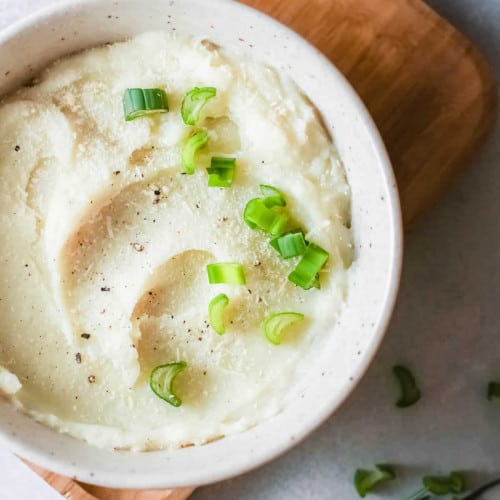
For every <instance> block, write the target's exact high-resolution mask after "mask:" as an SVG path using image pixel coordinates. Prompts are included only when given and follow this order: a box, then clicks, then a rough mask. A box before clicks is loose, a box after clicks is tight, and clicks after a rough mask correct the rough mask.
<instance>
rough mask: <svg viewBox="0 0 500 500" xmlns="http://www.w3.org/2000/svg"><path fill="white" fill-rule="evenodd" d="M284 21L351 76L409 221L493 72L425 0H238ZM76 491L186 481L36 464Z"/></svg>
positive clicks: (157, 494) (453, 155) (460, 145)
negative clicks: (84, 473) (117, 482)
mask: <svg viewBox="0 0 500 500" xmlns="http://www.w3.org/2000/svg"><path fill="white" fill-rule="evenodd" d="M244 2H245V3H247V4H249V5H252V6H254V7H256V8H258V9H260V10H262V11H263V12H266V13H268V14H270V15H271V16H273V17H275V18H277V19H279V20H280V21H282V22H283V23H284V24H286V25H288V26H290V27H291V28H293V29H294V30H296V31H297V32H298V33H300V34H301V35H302V36H304V37H305V38H307V39H308V40H309V41H310V42H311V43H312V44H314V45H315V46H316V47H318V48H319V49H320V50H321V51H322V52H323V53H324V54H326V55H327V56H328V57H329V58H330V59H331V60H332V61H333V62H334V63H335V64H336V66H337V67H338V68H339V69H340V70H341V71H342V72H343V73H344V74H345V75H346V76H347V78H348V79H349V81H350V82H351V83H352V85H353V86H354V88H355V89H356V90H357V91H358V93H359V94H360V95H361V97H362V99H363V100H364V102H365V104H366V105H367V106H368V109H369V110H370V112H371V113H372V116H373V118H374V119H375V122H376V123H377V125H378V127H379V129H380V131H381V133H382V136H383V138H384V140H385V143H386V145H387V148H388V150H389V154H390V156H391V159H392V162H393V165H394V170H395V172H396V177H397V180H398V185H399V190H400V193H401V203H402V207H403V216H404V222H405V227H406V228H408V227H409V226H410V225H411V224H413V223H414V221H415V220H416V219H418V218H419V217H420V216H421V215H422V214H423V213H424V212H425V211H427V210H428V209H429V208H430V207H431V206H432V205H433V204H434V203H435V202H436V201H437V200H438V199H439V198H440V197H441V196H442V195H443V193H444V192H445V191H446V189H447V188H448V186H449V184H450V182H451V181H452V180H453V179H454V178H455V177H456V175H457V174H458V173H459V172H460V170H461V169H462V168H463V167H464V166H465V165H466V163H467V161H468V160H470V159H471V157H472V155H473V154H474V153H475V152H476V151H477V149H478V147H479V146H480V144H481V142H482V141H483V139H484V137H485V135H486V134H487V133H488V131H489V130H490V129H491V126H492V124H493V120H494V117H495V115H496V91H495V83H494V80H493V76H492V72H491V70H490V68H489V66H488V65H487V63H486V62H485V61H484V59H483V58H482V56H481V55H480V54H479V53H478V52H477V51H476V49H475V48H474V47H473V46H472V45H471V44H470V42H469V41H468V40H467V39H465V38H464V37H463V36H462V35H461V34H460V33H459V32H457V31H456V30H455V29H454V28H453V27H452V26H450V25H449V24H448V23H447V22H446V21H444V20H443V19H442V18H440V17H439V16H438V15H437V14H436V13H435V12H434V11H433V10H431V9H430V8H429V7H427V6H426V5H425V4H424V3H423V2H422V1H421V0H244ZM36 470H37V472H39V473H40V474H41V475H42V477H44V478H45V479H46V480H47V481H48V482H49V483H50V484H51V485H53V486H54V488H55V489H57V490H58V491H60V492H61V493H62V494H63V495H65V496H66V497H67V498H71V499H72V500H91V499H94V498H98V499H99V500H167V499H168V500H183V499H185V498H187V497H188V496H189V494H190V493H191V491H192V489H191V488H183V489H178V490H164V491H143V492H138V491H127V490H110V489H107V488H99V487H95V486H88V485H79V484H77V483H76V482H74V481H72V480H70V479H67V478H63V477H61V476H58V475H57V474H53V473H50V472H45V471H43V470H41V469H39V468H36Z"/></svg>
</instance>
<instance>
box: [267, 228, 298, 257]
mask: <svg viewBox="0 0 500 500" xmlns="http://www.w3.org/2000/svg"><path fill="white" fill-rule="evenodd" d="M269 244H270V245H271V246H272V247H273V248H274V249H275V250H276V251H277V252H278V253H279V254H280V255H281V257H283V258H284V259H290V258H292V257H298V256H299V255H302V254H303V253H304V252H305V251H306V248H307V242H306V240H305V238H304V233H303V232H302V231H294V232H291V233H286V234H284V235H283V236H280V237H278V238H275V239H274V240H271V241H270V242H269Z"/></svg>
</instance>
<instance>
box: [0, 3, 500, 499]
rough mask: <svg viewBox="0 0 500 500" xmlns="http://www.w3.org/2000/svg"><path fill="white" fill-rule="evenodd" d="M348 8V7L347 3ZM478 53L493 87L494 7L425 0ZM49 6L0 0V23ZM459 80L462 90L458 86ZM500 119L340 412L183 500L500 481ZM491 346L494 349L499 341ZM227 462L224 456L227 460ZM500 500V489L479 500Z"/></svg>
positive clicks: (443, 212)
mask: <svg viewBox="0 0 500 500" xmlns="http://www.w3.org/2000/svg"><path fill="white" fill-rule="evenodd" d="M353 1H354V0H353ZM428 2H429V3H430V4H431V5H432V6H433V7H434V8H435V9H436V10H437V11H438V12H439V13H441V14H442V15H443V16H444V17H445V18H447V19H448V20H449V21H451V22H452V23H453V24H454V25H455V26H457V27H458V28H459V29H461V30H462V31H463V32H464V33H465V34H466V35H467V36H469V38H470V39H471V40H473V41H474V42H475V43H476V45H477V46H478V47H479V48H480V49H481V50H482V51H483V52H484V54H485V55H486V57H487V58H488V59H489V60H490V62H491V63H492V65H493V66H494V69H495V74H496V77H497V81H499V80H500V0H428ZM49 3H52V2H51V1H50V0H0V27H3V26H6V25H7V24H9V23H10V22H12V21H13V20H15V19H17V18H19V17H22V16H24V15H26V14H27V13H28V12H29V11H30V10H32V9H34V8H37V7H39V6H42V5H46V4H49ZM464 84H466V82H464ZM499 220H500V123H498V120H497V125H496V128H495V130H494V133H493V135H492V136H491V138H490V139H489V141H488V143H487V144H486V146H485V147H484V148H483V149H482V151H481V152H480V153H478V154H477V155H476V156H475V157H474V159H473V160H472V162H471V165H470V168H469V170H468V171H467V172H466V174H465V175H463V176H462V177H461V178H460V179H459V180H458V181H457V182H456V183H455V184H454V186H453V188H452V189H451V191H450V192H449V194H448V195H447V196H446V197H445V199H444V200H442V202H441V203H440V204H439V206H438V207H437V208H435V209H434V210H433V211H432V212H431V213H430V214H429V215H428V216H427V217H426V219H425V220H424V221H423V222H422V223H421V224H420V225H419V226H418V227H417V228H416V229H415V231H414V232H413V233H412V234H411V235H409V236H407V238H406V244H405V262H404V270H403V277H402V283H401V290H400V294H399V300H398V303H397V307H396V311H395V314H394V318H393V320H392V323H391V326H390V328H389V330H388V332H387V335H386V338H385V341H384V343H383V345H382V348H381V349H380V351H379V353H378V355H377V356H376V359H375V361H374V362H373V364H372V365H371V367H370V369H369V370H368V373H367V374H366V376H365V377H364V379H363V380H362V382H361V383H360V384H359V386H358V387H357V388H356V390H355V391H354V393H353V394H352V395H351V396H350V397H349V399H348V400H347V402H346V403H345V404H344V405H343V406H342V407H341V409H340V410H339V411H338V412H337V413H335V414H334V415H333V416H332V417H331V418H330V419H329V420H328V421H327V422H326V423H325V424H324V425H323V426H322V427H321V428H320V429H318V430H317V431H316V432H314V433H313V434H312V435H311V436H309V437H308V438H307V439H306V440H305V441H304V442H303V443H301V444H300V445H299V446H297V447H295V448H294V449H293V450H291V451H290V452H288V453H286V454H285V455H284V456H282V457H281V458H279V459H278V460H276V461H274V462H272V463H270V464H267V465H265V466H263V467H261V468H259V469H257V470H255V471H253V472H250V473H248V474H245V475H243V476H240V477H237V478H235V479H231V480H228V481H224V482H221V483H217V484H214V485H210V486H205V487H202V488H199V489H198V490H197V491H196V492H195V493H194V495H193V497H192V498H193V500H226V499H227V500H232V499H238V500H257V499H258V500H266V499H273V500H274V499H280V500H281V499H286V500H295V499H297V500H299V499H300V500H304V499H318V500H323V499H324V500H330V499H331V500H350V499H355V498H358V497H357V495H356V493H355V492H354V489H353V485H352V476H353V473H354V470H355V469H356V468H357V467H360V466H364V467H369V466H371V465H372V464H374V463H380V462H382V463H391V464H395V465H397V469H398V473H399V474H398V479H397V481H395V482H394V483H393V484H391V485H390V486H389V487H387V488H385V489H384V490H383V492H382V493H380V494H379V495H378V496H374V497H373V498H383V499H387V500H389V499H390V500H392V499H394V500H396V499H403V498H405V497H406V496H408V495H409V494H410V493H412V492H413V491H415V490H417V489H418V487H419V478H420V476H421V475H423V474H425V473H430V472H431V473H441V472H442V473H446V472H448V471H450V470H457V469H458V470H464V471H468V478H470V482H471V483H474V484H478V483H480V482H481V481H482V480H485V479H488V478H492V477H498V476H500V404H495V403H488V402H487V401H486V398H485V384H486V383H487V381H489V380H491V379H495V378H497V379H500V294H499V290H500V224H499ZM497 342H498V344H497ZM395 363H404V364H406V365H408V366H410V367H412V369H413V370H414V372H415V374H416V375H417V377H418V379H419V385H420V386H421V389H422V392H423V398H422V401H421V402H420V403H419V404H418V405H416V406H414V407H412V408H410V409H408V410H406V411H404V412H402V411H397V410H396V409H395V407H394V404H393V402H394V399H395V396H396V387H395V384H394V381H393V380H392V375H391V371H390V369H391V367H392V366H393V365H394V364H395ZM228 460H230V457H228ZM496 499H500V489H499V490H497V491H493V492H492V493H489V494H487V495H484V500H496Z"/></svg>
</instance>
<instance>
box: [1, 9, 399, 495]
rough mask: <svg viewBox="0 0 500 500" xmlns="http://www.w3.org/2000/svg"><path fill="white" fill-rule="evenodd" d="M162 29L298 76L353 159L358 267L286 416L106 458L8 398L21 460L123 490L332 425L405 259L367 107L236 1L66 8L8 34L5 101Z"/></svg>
mask: <svg viewBox="0 0 500 500" xmlns="http://www.w3.org/2000/svg"><path fill="white" fill-rule="evenodd" d="M155 29H163V30H172V31H177V32H179V33H186V34H193V35H203V36H205V35H206V36H207V37H208V38H211V39H212V40H214V41H215V42H217V43H219V44H220V45H222V46H236V47H238V48H239V49H240V50H242V51H244V52H246V53H248V54H249V55H250V56H252V57H254V58H257V59H259V60H263V61H267V62H269V63H270V64H271V65H273V66H275V67H278V68H281V69H283V70H286V71H287V72H288V73H289V74H290V75H291V76H292V78H293V79H294V80H295V81H296V82H297V84H298V85H299V86H300V87H301V88H302V90H303V91H304V92H305V93H306V94H307V95H308V96H309V98H310V99H311V100H312V102H313V103H314V104H315V105H316V106H317V107H318V109H319V110H320V112H321V113H322V115H323V117H324V120H325V123H326V126H327V128H328V130H329V131H330V132H331V134H332V136H333V138H334V141H335V144H336V146H337V148H338V151H339V153H340V156H341V158H342V159H343V162H344V165H345V168H346V171H347V175H348V178H349V183H350V185H351V188H352V227H353V231H354V237H355V242H356V260H355V263H354V265H353V268H352V280H351V284H350V291H349V296H348V300H347V306H346V308H345V311H344V313H343V314H342V316H341V318H340V323H339V324H338V325H336V327H335V330H334V332H333V334H332V335H330V336H329V340H328V342H327V343H326V346H325V349H324V350H323V353H322V356H321V357H319V358H318V359H317V361H316V363H315V365H314V366H311V368H310V372H309V374H308V376H307V377H305V378H304V379H303V380H302V382H301V383H300V384H299V385H297V387H295V388H294V389H293V395H294V397H292V398H291V399H290V401H289V403H288V405H287V407H286V409H285V410H284V411H283V412H282V413H281V414H279V415H278V416H276V417H274V418H273V419H271V420H269V421H267V422H264V423H262V424H261V425H258V426H257V427H255V428H253V429H251V430H248V431H246V432H244V433H242V434H238V435H234V436H230V437H227V438H225V439H222V440H220V441H217V442H214V443H211V444H209V445H206V446H200V447H191V448H185V449H180V450H174V451H162V452H149V453H131V452H114V451H106V450H100V449H96V448H93V447H90V446H88V445H87V444H85V443H83V442H80V441H78V440H76V439H73V438H71V437H68V436H65V435H62V434H58V433H57V432H55V431H53V430H51V429H49V428H47V427H44V426H42V425H40V424H38V423H36V422H35V421H34V420H32V419H31V418H29V417H27V416H25V415H23V414H20V413H19V412H17V411H16V410H14V409H13V408H12V407H11V406H10V405H9V404H7V403H5V402H3V401H0V408H1V410H0V439H1V440H2V441H3V442H4V443H6V444H7V446H8V447H9V448H10V449H12V450H13V451H14V452H16V453H18V454H19V455H21V456H23V457H25V458H27V459H28V460H31V461H33V462H35V463H37V464H40V465H41V466H43V467H46V468H48V469H51V470H54V471H56V472H59V473H61V474H64V475H67V476H74V477H76V478H77V479H79V480H82V481H85V482H89V483H95V484H101V485H107V486H111V487H113V486H114V487H122V488H156V487H169V486H187V485H199V484H203V483H208V482H212V481H216V480H221V479H224V478H228V477H230V476H233V475H236V474H239V473H242V472H245V471H247V470H249V469H251V468H253V467H256V466H258V465H260V464H262V463H264V462H266V461H268V460H270V459H272V458H274V457H276V456H277V455H279V454H280V453H282V452H284V451H285V450H287V449H288V448H290V447H291V446H293V445H294V444H295V443H297V442H298V441H299V440H300V439H302V438H303V437H304V436H306V435H307V434H308V433H309V432H311V431H312V430H313V429H314V428H315V427H317V426H318V425H319V424H320V423H321V422H323V421H324V420H325V419H326V418H327V417H328V416H329V415H330V414H331V413H332V411H334V410H335V409H336V408H338V406H339V405H340V404H341V403H342V401H343V400H344V399H345V398H346V397H347V395H348V394H349V393H350V392H351V391H352V389H353V388H354V386H355V385H356V383H357V382H358V381H359V379H360V378H361V376H362V375H363V373H364V371H365V370H366V368H367V366H368V364H369V363H370V361H371V359H372V358H373V356H374V354H375V352H376V350H377V347H378V346H379V344H380V341H381V339H382V336H383V333H384V331H385V328H386V326H387V323H388V320H389V317H390V313H391V311H392V308H393V305H394V300H395V297H396V292H397V287H398V281H399V274H400V265H401V253H402V241H401V239H402V236H401V219H400V208H399V202H398V195H397V190H396V184H395V180H394V176H393V172H392V170H391V166H390V162H389V159H388V157H387V154H386V151H385V149H384V146H383V143H382V141H381V139H380V137H379V134H378V132H377V130H376V128H375V126H374V124H373V122H372V120H371V118H370V116H369V115H368V113H367V111H366V109H365V108H364V106H363V104H362V103H361V101H360V100H359V98H358V97H357V95H356V94H355V93H354V91H353V90H352V88H351V87H350V85H349V84H348V83H347V82H346V80H345V79H344V77H343V76H342V75H341V74H340V73H339V71H337V70H336V69H335V68H334V67H333V66H332V65H331V63H330V62H329V61H328V60H327V59H326V58H325V57H324V56H322V55H321V54H320V53H319V52H318V51H317V50H316V49H314V48H313V47H312V46H310V45H309V44H308V43H307V42H305V41H304V40H303V39H302V38H300V37H299V36H297V35H296V34H295V33H293V32H292V31H290V30H288V29H287V28H285V27H284V26H282V25H281V24H279V23H277V22H276V21H274V20H272V19H270V18H269V17H267V16H265V15H263V14H261V13H259V12H257V11H255V10H252V9H250V8H248V7H245V6H243V5H240V4H237V3H234V2H232V1H228V0H210V1H208V0H170V1H169V0H118V1H114V2H112V1H109V0H87V1H72V2H66V3H62V4H58V5H56V6H53V7H51V8H49V9H46V10H44V11H41V12H40V13H38V14H35V15H33V16H31V17H29V18H27V19H25V20H23V21H22V22H19V23H17V24H15V25H14V26H11V27H10V28H8V29H7V30H5V31H4V32H3V33H1V34H0V68H2V70H1V73H0V95H2V94H4V93H6V92H8V91H10V90H12V89H14V88H15V87H16V86H18V85H20V84H21V83H23V82H25V81H26V80H28V79H30V78H31V77H33V76H34V75H36V74H37V73H38V71H39V70H41V69H42V68H43V67H44V66H46V65H47V64H48V63H49V62H51V61H53V60H54V59H56V58H59V57H61V56H64V55H66V54H69V53H71V52H74V51H77V50H80V49H84V48H87V47H92V46H95V45H99V44H102V43H106V42H114V41H117V40H123V39H126V38H128V37H130V36H133V35H136V34H138V33H141V32H145V31H149V30H155ZM332 29H334V27H332ZM325 334H327V332H325Z"/></svg>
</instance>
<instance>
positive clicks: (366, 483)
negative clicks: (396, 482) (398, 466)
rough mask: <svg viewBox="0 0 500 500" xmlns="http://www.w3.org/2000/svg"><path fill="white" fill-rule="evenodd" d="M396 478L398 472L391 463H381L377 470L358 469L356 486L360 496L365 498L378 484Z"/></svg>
mask: <svg viewBox="0 0 500 500" xmlns="http://www.w3.org/2000/svg"><path fill="white" fill-rule="evenodd" d="M395 478H396V474H395V472H394V469H393V468H392V467H391V466H390V465H385V464H379V465H376V466H375V470H366V469H358V470H357V471H356V472H355V474H354V486H355V487H356V491H357V492H358V494H359V496H360V497H362V498H364V497H365V496H366V494H367V493H369V492H370V491H372V490H373V489H375V488H376V487H377V486H378V485H380V484H382V483H385V482H387V481H392V480H393V479H395Z"/></svg>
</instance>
